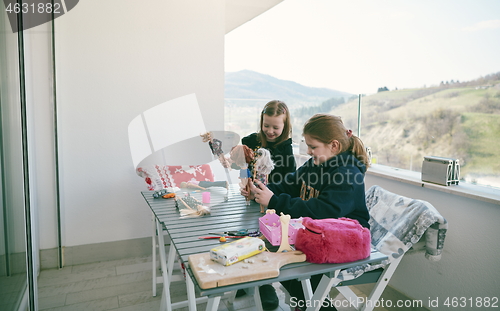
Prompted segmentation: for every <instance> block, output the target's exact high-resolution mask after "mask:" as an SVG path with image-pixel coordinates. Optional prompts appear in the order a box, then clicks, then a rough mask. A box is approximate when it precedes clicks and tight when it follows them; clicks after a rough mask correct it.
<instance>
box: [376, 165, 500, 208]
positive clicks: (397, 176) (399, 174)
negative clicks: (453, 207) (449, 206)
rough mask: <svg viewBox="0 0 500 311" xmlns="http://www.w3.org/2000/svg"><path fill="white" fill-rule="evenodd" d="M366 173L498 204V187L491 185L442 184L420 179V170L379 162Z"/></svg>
mask: <svg viewBox="0 0 500 311" xmlns="http://www.w3.org/2000/svg"><path fill="white" fill-rule="evenodd" d="M367 174H369V175H374V176H379V177H383V178H387V179H392V180H396V181H400V182H404V183H407V184H412V185H415V186H418V187H424V188H428V189H433V190H437V191H442V192H447V193H450V194H455V195H459V196H463V197H467V198H471V199H475V200H480V201H484V202H488V203H493V204H497V205H500V189H497V188H493V187H486V186H480V185H473V184H470V183H466V182H460V183H459V184H458V185H451V186H442V185H438V184H433V183H429V182H425V181H422V179H421V173H420V172H413V171H409V170H405V169H400V168H395V167H390V166H385V165H380V164H372V166H371V167H370V168H369V169H368V171H367Z"/></svg>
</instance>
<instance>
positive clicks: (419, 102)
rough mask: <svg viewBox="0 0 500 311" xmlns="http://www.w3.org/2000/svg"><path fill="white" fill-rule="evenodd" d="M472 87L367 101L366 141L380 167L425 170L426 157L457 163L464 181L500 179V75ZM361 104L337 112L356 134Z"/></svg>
mask: <svg viewBox="0 0 500 311" xmlns="http://www.w3.org/2000/svg"><path fill="white" fill-rule="evenodd" d="M488 77H490V79H484V78H482V79H481V81H479V80H475V81H471V82H468V83H456V84H453V85H442V86H440V87H433V88H422V89H404V90H395V91H386V92H380V93H377V94H374V95H371V96H365V97H362V104H361V125H362V126H361V138H362V140H363V141H364V142H365V144H366V146H369V147H371V149H372V151H373V155H374V161H376V162H377V163H380V164H384V165H389V166H394V167H399V168H405V169H412V170H415V171H420V170H421V165H422V160H423V157H424V156H431V155H433V156H441V157H450V158H458V159H459V160H460V163H461V164H462V176H464V175H467V174H470V175H496V176H498V175H500V160H498V155H500V144H499V142H500V139H499V137H500V73H498V74H495V75H490V76H488ZM357 110H358V100H357V99H356V100H351V101H349V102H347V103H345V104H343V105H340V106H338V107H335V108H334V109H332V110H331V111H330V113H332V114H335V115H340V116H342V118H343V120H344V123H345V124H346V125H347V126H348V127H350V128H352V129H353V131H354V132H355V133H356V132H357V118H358V116H357Z"/></svg>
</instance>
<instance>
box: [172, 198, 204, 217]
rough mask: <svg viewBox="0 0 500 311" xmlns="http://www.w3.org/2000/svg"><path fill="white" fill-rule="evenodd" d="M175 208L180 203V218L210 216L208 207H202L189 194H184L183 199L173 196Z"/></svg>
mask: <svg viewBox="0 0 500 311" xmlns="http://www.w3.org/2000/svg"><path fill="white" fill-rule="evenodd" d="M174 198H175V206H177V207H179V206H178V202H179V201H180V202H181V203H182V205H184V207H186V208H183V209H181V210H179V212H180V213H181V216H194V217H196V216H203V215H207V214H210V208H209V207H208V206H204V205H202V203H201V202H200V201H198V200H196V199H195V198H193V197H192V196H190V195H189V194H186V196H185V197H184V198H180V197H179V196H175V197H174Z"/></svg>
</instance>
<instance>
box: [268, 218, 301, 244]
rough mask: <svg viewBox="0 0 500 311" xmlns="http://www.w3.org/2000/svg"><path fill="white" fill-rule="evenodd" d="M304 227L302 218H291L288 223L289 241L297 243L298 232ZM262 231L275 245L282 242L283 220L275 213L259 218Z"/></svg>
mask: <svg viewBox="0 0 500 311" xmlns="http://www.w3.org/2000/svg"><path fill="white" fill-rule="evenodd" d="M301 228H304V226H303V225H302V218H299V219H290V223H289V225H288V243H289V244H295V241H296V238H297V232H298V231H299V229H301ZM259 229H260V232H261V233H262V234H263V235H264V236H265V237H266V239H267V240H268V241H269V243H271V244H272V245H274V246H277V245H280V244H281V222H280V216H278V215H277V214H275V213H268V214H266V215H264V216H262V217H260V218H259Z"/></svg>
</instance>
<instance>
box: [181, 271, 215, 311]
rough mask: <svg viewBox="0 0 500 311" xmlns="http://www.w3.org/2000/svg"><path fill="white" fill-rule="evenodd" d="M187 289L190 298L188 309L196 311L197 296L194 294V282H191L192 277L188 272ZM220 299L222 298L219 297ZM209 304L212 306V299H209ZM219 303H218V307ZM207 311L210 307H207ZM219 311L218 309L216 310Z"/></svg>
mask: <svg viewBox="0 0 500 311" xmlns="http://www.w3.org/2000/svg"><path fill="white" fill-rule="evenodd" d="M186 288H187V297H188V308H189V311H196V296H195V292H194V283H193V280H191V276H189V275H188V274H187V272H186ZM219 299H220V297H219ZM208 302H209V304H210V298H209V299H208ZM218 305H219V303H218V302H217V306H218ZM207 310H208V305H207ZM215 310H217V307H216V308H215Z"/></svg>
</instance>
